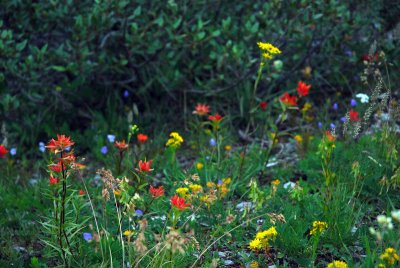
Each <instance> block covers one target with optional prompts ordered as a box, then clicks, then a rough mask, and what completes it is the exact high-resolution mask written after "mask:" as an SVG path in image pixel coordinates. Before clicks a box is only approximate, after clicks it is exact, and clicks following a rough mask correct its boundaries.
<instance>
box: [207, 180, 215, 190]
mask: <svg viewBox="0 0 400 268" xmlns="http://www.w3.org/2000/svg"><path fill="white" fill-rule="evenodd" d="M207 187H208V188H214V187H215V183H214V182H211V181H209V182H207Z"/></svg>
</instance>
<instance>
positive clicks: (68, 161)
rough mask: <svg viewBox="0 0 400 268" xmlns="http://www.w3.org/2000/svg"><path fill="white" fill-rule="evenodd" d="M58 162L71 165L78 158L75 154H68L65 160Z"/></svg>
mask: <svg viewBox="0 0 400 268" xmlns="http://www.w3.org/2000/svg"><path fill="white" fill-rule="evenodd" d="M58 160H59V161H60V162H61V163H62V164H64V165H71V164H73V163H74V162H75V160H76V156H75V155H74V153H73V152H72V153H68V154H65V155H64V156H63V158H58Z"/></svg>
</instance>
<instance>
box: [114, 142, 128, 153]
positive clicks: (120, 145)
mask: <svg viewBox="0 0 400 268" xmlns="http://www.w3.org/2000/svg"><path fill="white" fill-rule="evenodd" d="M114 146H115V148H117V149H118V150H119V151H120V152H123V151H125V150H126V149H128V144H126V142H125V140H122V141H116V142H115V144H114Z"/></svg>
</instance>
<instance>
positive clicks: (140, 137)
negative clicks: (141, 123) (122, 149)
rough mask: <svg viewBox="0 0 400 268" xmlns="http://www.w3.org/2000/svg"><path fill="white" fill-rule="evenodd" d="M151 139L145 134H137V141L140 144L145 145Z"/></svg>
mask: <svg viewBox="0 0 400 268" xmlns="http://www.w3.org/2000/svg"><path fill="white" fill-rule="evenodd" d="M148 139H149V137H148V136H147V135H145V134H142V133H139V134H137V140H138V142H139V143H141V144H144V143H146V141H147V140H148Z"/></svg>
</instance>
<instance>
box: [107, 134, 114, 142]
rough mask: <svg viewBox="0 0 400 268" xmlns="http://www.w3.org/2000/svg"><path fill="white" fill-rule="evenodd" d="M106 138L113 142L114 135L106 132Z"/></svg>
mask: <svg viewBox="0 0 400 268" xmlns="http://www.w3.org/2000/svg"><path fill="white" fill-rule="evenodd" d="M107 139H108V141H109V142H111V143H114V141H115V135H112V134H108V135H107Z"/></svg>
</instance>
